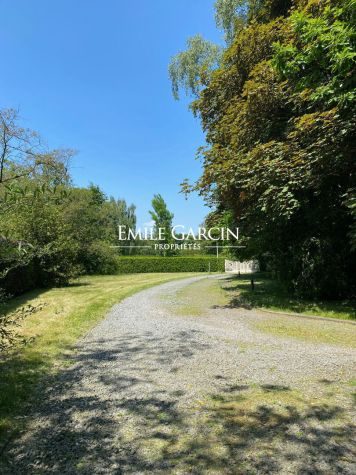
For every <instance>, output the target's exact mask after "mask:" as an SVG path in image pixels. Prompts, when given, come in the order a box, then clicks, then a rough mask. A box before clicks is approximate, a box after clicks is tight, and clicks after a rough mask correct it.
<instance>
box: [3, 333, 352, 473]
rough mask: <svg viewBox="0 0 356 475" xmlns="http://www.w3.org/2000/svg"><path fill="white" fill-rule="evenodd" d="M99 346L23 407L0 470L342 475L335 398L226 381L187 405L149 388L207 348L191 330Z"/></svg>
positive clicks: (343, 433)
mask: <svg viewBox="0 0 356 475" xmlns="http://www.w3.org/2000/svg"><path fill="white" fill-rule="evenodd" d="M113 343H114V344H113ZM107 344H108V342H107V340H105V341H102V340H93V341H92V342H90V345H86V346H85V347H79V348H78V351H77V354H76V356H75V361H76V364H75V365H74V366H71V367H68V368H67V369H66V370H63V371H62V372H61V374H60V375H58V377H57V378H56V379H55V380H53V382H52V385H51V387H49V388H48V389H47V390H46V392H45V393H44V394H43V396H42V398H40V399H39V400H38V403H37V404H33V405H32V407H31V408H29V409H28V416H29V417H30V418H31V419H32V420H35V421H37V424H36V426H35V427H33V428H32V429H31V431H29V432H28V433H27V434H26V435H25V437H23V438H22V439H20V440H19V441H18V442H15V443H14V444H12V445H11V446H9V448H8V450H7V451H6V453H5V455H6V457H5V458H4V464H3V466H2V467H1V466H0V468H1V469H2V473H4V474H11V475H16V474H24V473H26V474H32V473H36V474H48V473H52V474H58V475H59V474H63V473H68V474H76V473H85V474H89V473H90V474H92V473H112V474H121V473H154V474H170V473H172V474H173V473H192V474H198V475H199V474H206V473H218V474H247V473H249V474H269V473H277V472H278V473H287V472H289V470H290V468H291V467H292V473H296V474H307V473H310V474H324V473H328V474H336V473H338V474H342V473H351V471H350V472H348V471H347V470H348V469H349V468H350V463H351V462H350V461H351V460H352V458H351V457H352V452H351V450H352V447H351V446H350V439H351V434H352V427H351V425H349V424H348V423H347V422H341V421H342V420H343V417H344V409H343V408H341V407H339V406H337V405H334V404H331V403H330V404H323V403H318V402H316V403H313V404H311V403H309V402H305V401H302V402H300V401H299V400H298V397H295V396H294V395H293V392H292V391H291V390H290V388H289V387H287V386H282V385H276V384H265V385H262V386H258V387H256V386H253V387H252V386H249V385H247V384H245V385H236V384H231V383H226V384H225V385H224V386H223V387H222V389H221V390H220V391H219V392H218V393H214V394H210V395H209V396H207V398H206V400H204V401H199V402H196V403H195V405H194V406H192V407H188V406H186V405H184V404H183V405H182V404H179V402H180V399H181V397H183V396H184V391H182V390H180V391H177V388H174V389H173V388H172V390H169V389H162V387H163V386H161V385H157V383H156V382H155V381H154V376H155V373H156V372H157V371H158V367H160V369H161V370H162V368H165V370H166V371H167V372H173V373H174V371H173V370H174V368H176V367H178V366H179V365H180V364H184V362H185V361H186V360H189V359H190V358H192V357H193V356H194V354H195V352H197V351H202V350H204V348H206V347H207V346H206V345H202V344H201V342H200V339H199V331H195V332H185V331H177V332H174V333H173V334H172V335H171V337H170V338H169V339H168V338H164V337H162V338H159V337H156V336H153V335H152V334H151V333H150V332H146V333H142V334H141V335H137V334H136V333H130V334H129V333H128V334H126V335H125V336H122V337H121V338H118V339H116V340H115V342H111V344H109V345H108V348H105V345H107ZM147 361H149V364H147ZM109 368H111V370H109Z"/></svg>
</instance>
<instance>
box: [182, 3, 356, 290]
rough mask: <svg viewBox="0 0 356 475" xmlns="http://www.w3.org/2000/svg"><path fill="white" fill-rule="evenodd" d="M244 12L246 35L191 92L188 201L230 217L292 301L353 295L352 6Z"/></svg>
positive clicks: (253, 7) (255, 7) (239, 34)
mask: <svg viewBox="0 0 356 475" xmlns="http://www.w3.org/2000/svg"><path fill="white" fill-rule="evenodd" d="M218 3H219V2H218ZM221 3H225V2H221ZM235 4H237V2H236V3H235V2H226V3H225V6H226V8H227V7H228V6H229V8H230V10H229V11H230V12H231V11H233V9H232V5H235ZM244 5H245V6H244V10H243V12H244V24H243V26H242V27H240V28H239V29H237V30H234V38H233V40H231V42H230V43H231V44H228V45H227V47H226V48H225V49H224V52H223V54H222V56H221V59H220V61H219V65H218V66H217V67H215V68H214V69H211V71H210V74H209V77H208V78H205V87H203V88H201V89H200V90H199V91H198V93H196V91H194V90H193V91H192V92H193V93H196V99H195V100H194V101H193V103H192V104H191V108H192V110H193V112H194V113H195V114H196V115H198V116H199V117H200V119H201V122H202V126H203V129H204V130H205V132H206V140H207V146H206V147H203V148H201V149H200V151H199V153H200V157H201V159H202V163H203V174H202V176H201V178H200V179H199V180H198V182H197V183H195V184H194V185H189V184H188V183H187V182H184V184H183V187H184V191H190V190H197V191H198V192H199V193H201V194H202V195H203V196H205V198H206V200H207V202H208V203H209V204H211V205H212V206H214V207H215V208H216V209H217V211H218V212H220V213H222V214H224V213H227V212H228V213H232V216H233V217H234V219H235V221H236V223H237V224H238V225H239V226H240V228H241V235H242V236H244V239H245V242H246V243H247V249H246V252H247V253H249V254H250V255H254V256H257V257H259V258H260V259H261V260H262V261H263V262H266V263H267V265H268V267H269V268H270V269H272V270H274V271H275V272H276V273H277V275H278V276H279V277H280V278H282V279H283V280H285V282H287V283H288V284H289V285H290V286H292V287H293V288H294V289H295V290H296V291H297V292H299V293H300V294H303V295H318V296H328V297H338V296H342V295H351V294H352V293H353V292H354V291H355V289H354V287H353V285H352V283H353V274H352V272H353V266H354V265H355V253H354V250H353V249H354V244H355V224H353V223H354V218H355V204H354V200H355V198H354V197H355V186H356V184H355V134H354V130H355V125H356V124H355V109H354V99H355V69H354V68H355V66H354V65H355V61H354V58H355V38H356V31H355V1H354V0H337V1H333V2H331V1H328V0H323V1H318V2H316V1H314V0H310V1H302V0H298V1H294V2H278V1H260V2H245V3H244ZM286 6H287V7H290V8H289V9H288V8H287V9H286ZM226 11H227V10H226ZM234 14H235V13H234ZM225 24H227V23H225ZM229 31H230V30H229Z"/></svg>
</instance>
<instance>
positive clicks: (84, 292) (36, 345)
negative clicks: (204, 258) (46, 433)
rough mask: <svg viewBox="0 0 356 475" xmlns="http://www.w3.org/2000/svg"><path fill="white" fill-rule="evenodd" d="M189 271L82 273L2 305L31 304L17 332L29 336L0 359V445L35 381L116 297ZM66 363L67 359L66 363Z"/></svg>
mask: <svg viewBox="0 0 356 475" xmlns="http://www.w3.org/2000/svg"><path fill="white" fill-rule="evenodd" d="M191 275H196V274H189V273H169V274H164V273H162V274H130V275H118V276H90V277H83V278H81V279H79V280H77V281H76V282H74V283H73V284H72V285H70V286H68V287H64V288H55V289H49V290H35V291H32V292H29V293H27V294H24V295H23V296H21V297H18V298H15V299H12V300H11V301H10V302H9V303H8V304H7V305H6V306H3V307H2V308H1V311H6V312H7V311H14V310H16V309H18V308H20V307H22V306H23V305H27V304H31V305H33V306H35V307H38V308H40V310H39V311H37V312H35V313H33V314H32V315H30V316H29V317H27V318H26V319H25V320H24V321H23V322H22V326H21V328H20V332H21V334H23V335H24V336H25V337H29V338H33V342H32V343H30V344H28V345H27V346H25V347H22V348H19V349H17V350H16V351H13V352H12V353H11V354H9V355H8V357H7V358H6V359H2V360H0V372H1V378H0V447H1V442H4V441H6V440H7V438H8V436H9V433H10V432H11V433H12V432H14V431H16V430H17V429H19V428H20V427H21V425H22V423H21V421H22V420H23V419H22V417H21V416H22V415H23V414H24V411H25V410H26V406H27V404H29V403H30V401H31V398H33V396H34V394H35V391H36V389H37V387H38V383H39V382H40V381H41V380H42V379H44V378H45V377H50V376H51V375H53V374H55V372H56V370H57V369H59V368H60V367H61V366H63V365H64V364H66V362H68V359H66V357H67V356H68V355H69V354H70V353H72V352H73V347H74V344H75V342H76V341H77V340H78V339H79V338H80V337H81V336H82V335H84V334H85V333H86V332H88V331H89V330H90V329H91V328H92V327H93V326H94V325H95V324H96V323H97V322H98V321H99V320H100V319H101V318H102V317H103V316H104V315H105V313H106V312H107V311H108V310H109V309H110V308H111V307H112V306H113V305H114V304H115V303H117V302H119V301H120V300H122V299H124V298H125V297H128V296H129V295H131V294H133V293H135V292H137V291H139V290H142V289H145V288H147V287H150V286H153V285H156V284H160V283H163V282H167V281H170V280H174V279H178V278H184V277H189V276H191ZM67 364H68V363H67Z"/></svg>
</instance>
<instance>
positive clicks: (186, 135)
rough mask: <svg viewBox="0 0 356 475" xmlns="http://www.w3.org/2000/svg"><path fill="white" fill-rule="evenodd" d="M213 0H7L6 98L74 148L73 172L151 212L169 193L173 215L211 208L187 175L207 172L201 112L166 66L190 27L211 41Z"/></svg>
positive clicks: (3, 22) (52, 139) (53, 143)
mask: <svg viewBox="0 0 356 475" xmlns="http://www.w3.org/2000/svg"><path fill="white" fill-rule="evenodd" d="M213 3H214V1H213V0H100V1H99V0H0V7H1V8H0V42H1V45H2V48H1V49H2V52H1V75H0V94H1V101H0V107H15V108H19V109H20V114H21V116H22V119H23V124H24V125H25V126H27V127H30V128H33V129H35V130H37V131H39V132H40V133H41V135H43V137H44V138H45V139H46V141H47V143H48V145H49V147H51V148H58V147H65V148H67V147H68V148H74V149H76V150H78V155H77V156H76V157H75V158H74V160H73V162H72V166H71V173H72V176H73V178H74V182H75V184H76V185H79V186H86V185H88V184H89V183H90V182H93V183H95V184H98V185H99V186H100V187H101V188H102V189H103V190H104V191H105V193H106V194H107V195H113V196H114V197H116V198H125V199H126V200H127V201H128V202H129V203H131V202H133V203H135V204H136V205H137V215H138V223H139V224H140V225H143V224H144V223H145V222H147V221H149V220H150V218H149V214H148V210H149V208H150V202H151V199H152V196H153V194H154V193H161V194H162V195H163V197H164V198H165V200H166V201H167V203H168V206H169V208H170V209H171V211H173V212H174V214H175V219H174V221H175V223H181V224H185V225H192V226H194V227H196V226H198V225H199V224H200V223H201V222H202V220H203V218H204V216H205V215H206V214H207V212H208V211H209V209H208V208H206V207H205V206H204V205H203V201H202V199H201V198H200V197H198V196H192V197H191V198H189V199H188V201H186V200H185V199H184V197H183V195H181V194H179V183H180V182H181V181H182V180H183V179H184V178H186V177H188V178H191V179H195V178H197V177H198V176H199V174H200V163H199V162H198V161H196V160H195V152H196V149H197V147H198V146H200V145H203V143H204V136H203V134H202V131H201V128H200V124H199V121H198V120H197V119H195V118H194V117H193V116H192V114H191V113H190V112H189V110H188V108H187V104H188V102H187V100H184V99H183V100H181V101H179V102H176V101H175V100H174V99H173V97H172V94H171V87H170V82H169V78H168V73H167V67H168V63H169V60H170V58H171V56H172V55H174V54H175V53H176V52H178V51H180V50H182V49H184V48H185V41H186V39H187V37H188V36H191V35H194V34H196V33H201V34H202V35H203V36H204V37H206V38H208V39H211V40H213V41H219V40H220V39H221V34H220V33H219V32H218V31H217V30H216V29H215V25H214V12H213Z"/></svg>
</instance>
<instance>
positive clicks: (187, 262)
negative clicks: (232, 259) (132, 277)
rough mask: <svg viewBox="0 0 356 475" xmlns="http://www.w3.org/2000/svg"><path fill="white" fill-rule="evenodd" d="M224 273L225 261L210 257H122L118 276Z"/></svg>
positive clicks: (119, 262)
mask: <svg viewBox="0 0 356 475" xmlns="http://www.w3.org/2000/svg"><path fill="white" fill-rule="evenodd" d="M209 264H210V272H224V270H225V259H224V258H216V257H214V256H211V257H210V256H209V257H157V256H120V257H118V274H136V273H143V272H209Z"/></svg>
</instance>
